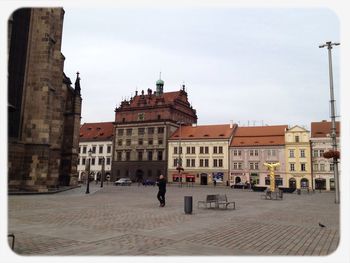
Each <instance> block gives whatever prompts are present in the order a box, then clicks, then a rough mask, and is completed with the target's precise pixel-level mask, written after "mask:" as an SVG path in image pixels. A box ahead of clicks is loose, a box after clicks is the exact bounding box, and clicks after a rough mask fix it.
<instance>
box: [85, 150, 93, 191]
mask: <svg viewBox="0 0 350 263" xmlns="http://www.w3.org/2000/svg"><path fill="white" fill-rule="evenodd" d="M88 154H89V158H88V169H87V184H86V192H85V194H90V165H91V154H92V150H91V149H90V150H89V151H88Z"/></svg>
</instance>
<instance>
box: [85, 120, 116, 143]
mask: <svg viewBox="0 0 350 263" xmlns="http://www.w3.org/2000/svg"><path fill="white" fill-rule="evenodd" d="M79 137H80V138H79V140H80V141H106V140H112V138H113V122H97V123H84V124H83V125H82V126H81V127H80V135H79Z"/></svg>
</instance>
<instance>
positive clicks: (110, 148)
mask: <svg viewBox="0 0 350 263" xmlns="http://www.w3.org/2000/svg"><path fill="white" fill-rule="evenodd" d="M111 151H112V146H110V145H108V146H107V153H111Z"/></svg>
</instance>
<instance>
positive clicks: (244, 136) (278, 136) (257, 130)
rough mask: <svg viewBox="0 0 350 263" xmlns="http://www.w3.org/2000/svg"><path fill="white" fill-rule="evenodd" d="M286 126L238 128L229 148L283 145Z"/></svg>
mask: <svg viewBox="0 0 350 263" xmlns="http://www.w3.org/2000/svg"><path fill="white" fill-rule="evenodd" d="M287 128H288V125H274V126H253V127H238V128H237V131H236V133H235V135H234V137H233V140H232V142H231V147H246V146H270V145H284V144H285V141H284V133H285V130H286V129H287Z"/></svg>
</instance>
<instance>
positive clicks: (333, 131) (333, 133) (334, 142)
mask: <svg viewBox="0 0 350 263" xmlns="http://www.w3.org/2000/svg"><path fill="white" fill-rule="evenodd" d="M338 45H340V43H332V42H331V41H329V42H326V44H324V45H321V46H319V48H324V47H327V49H328V63H329V87H330V97H331V100H330V103H331V120H332V128H331V137H332V147H333V151H336V150H337V134H336V125H335V118H336V116H335V105H334V102H335V100H334V88H333V69H332V46H338ZM333 164H334V183H335V203H336V204H339V203H340V191H339V173H338V158H337V157H336V156H333Z"/></svg>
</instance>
